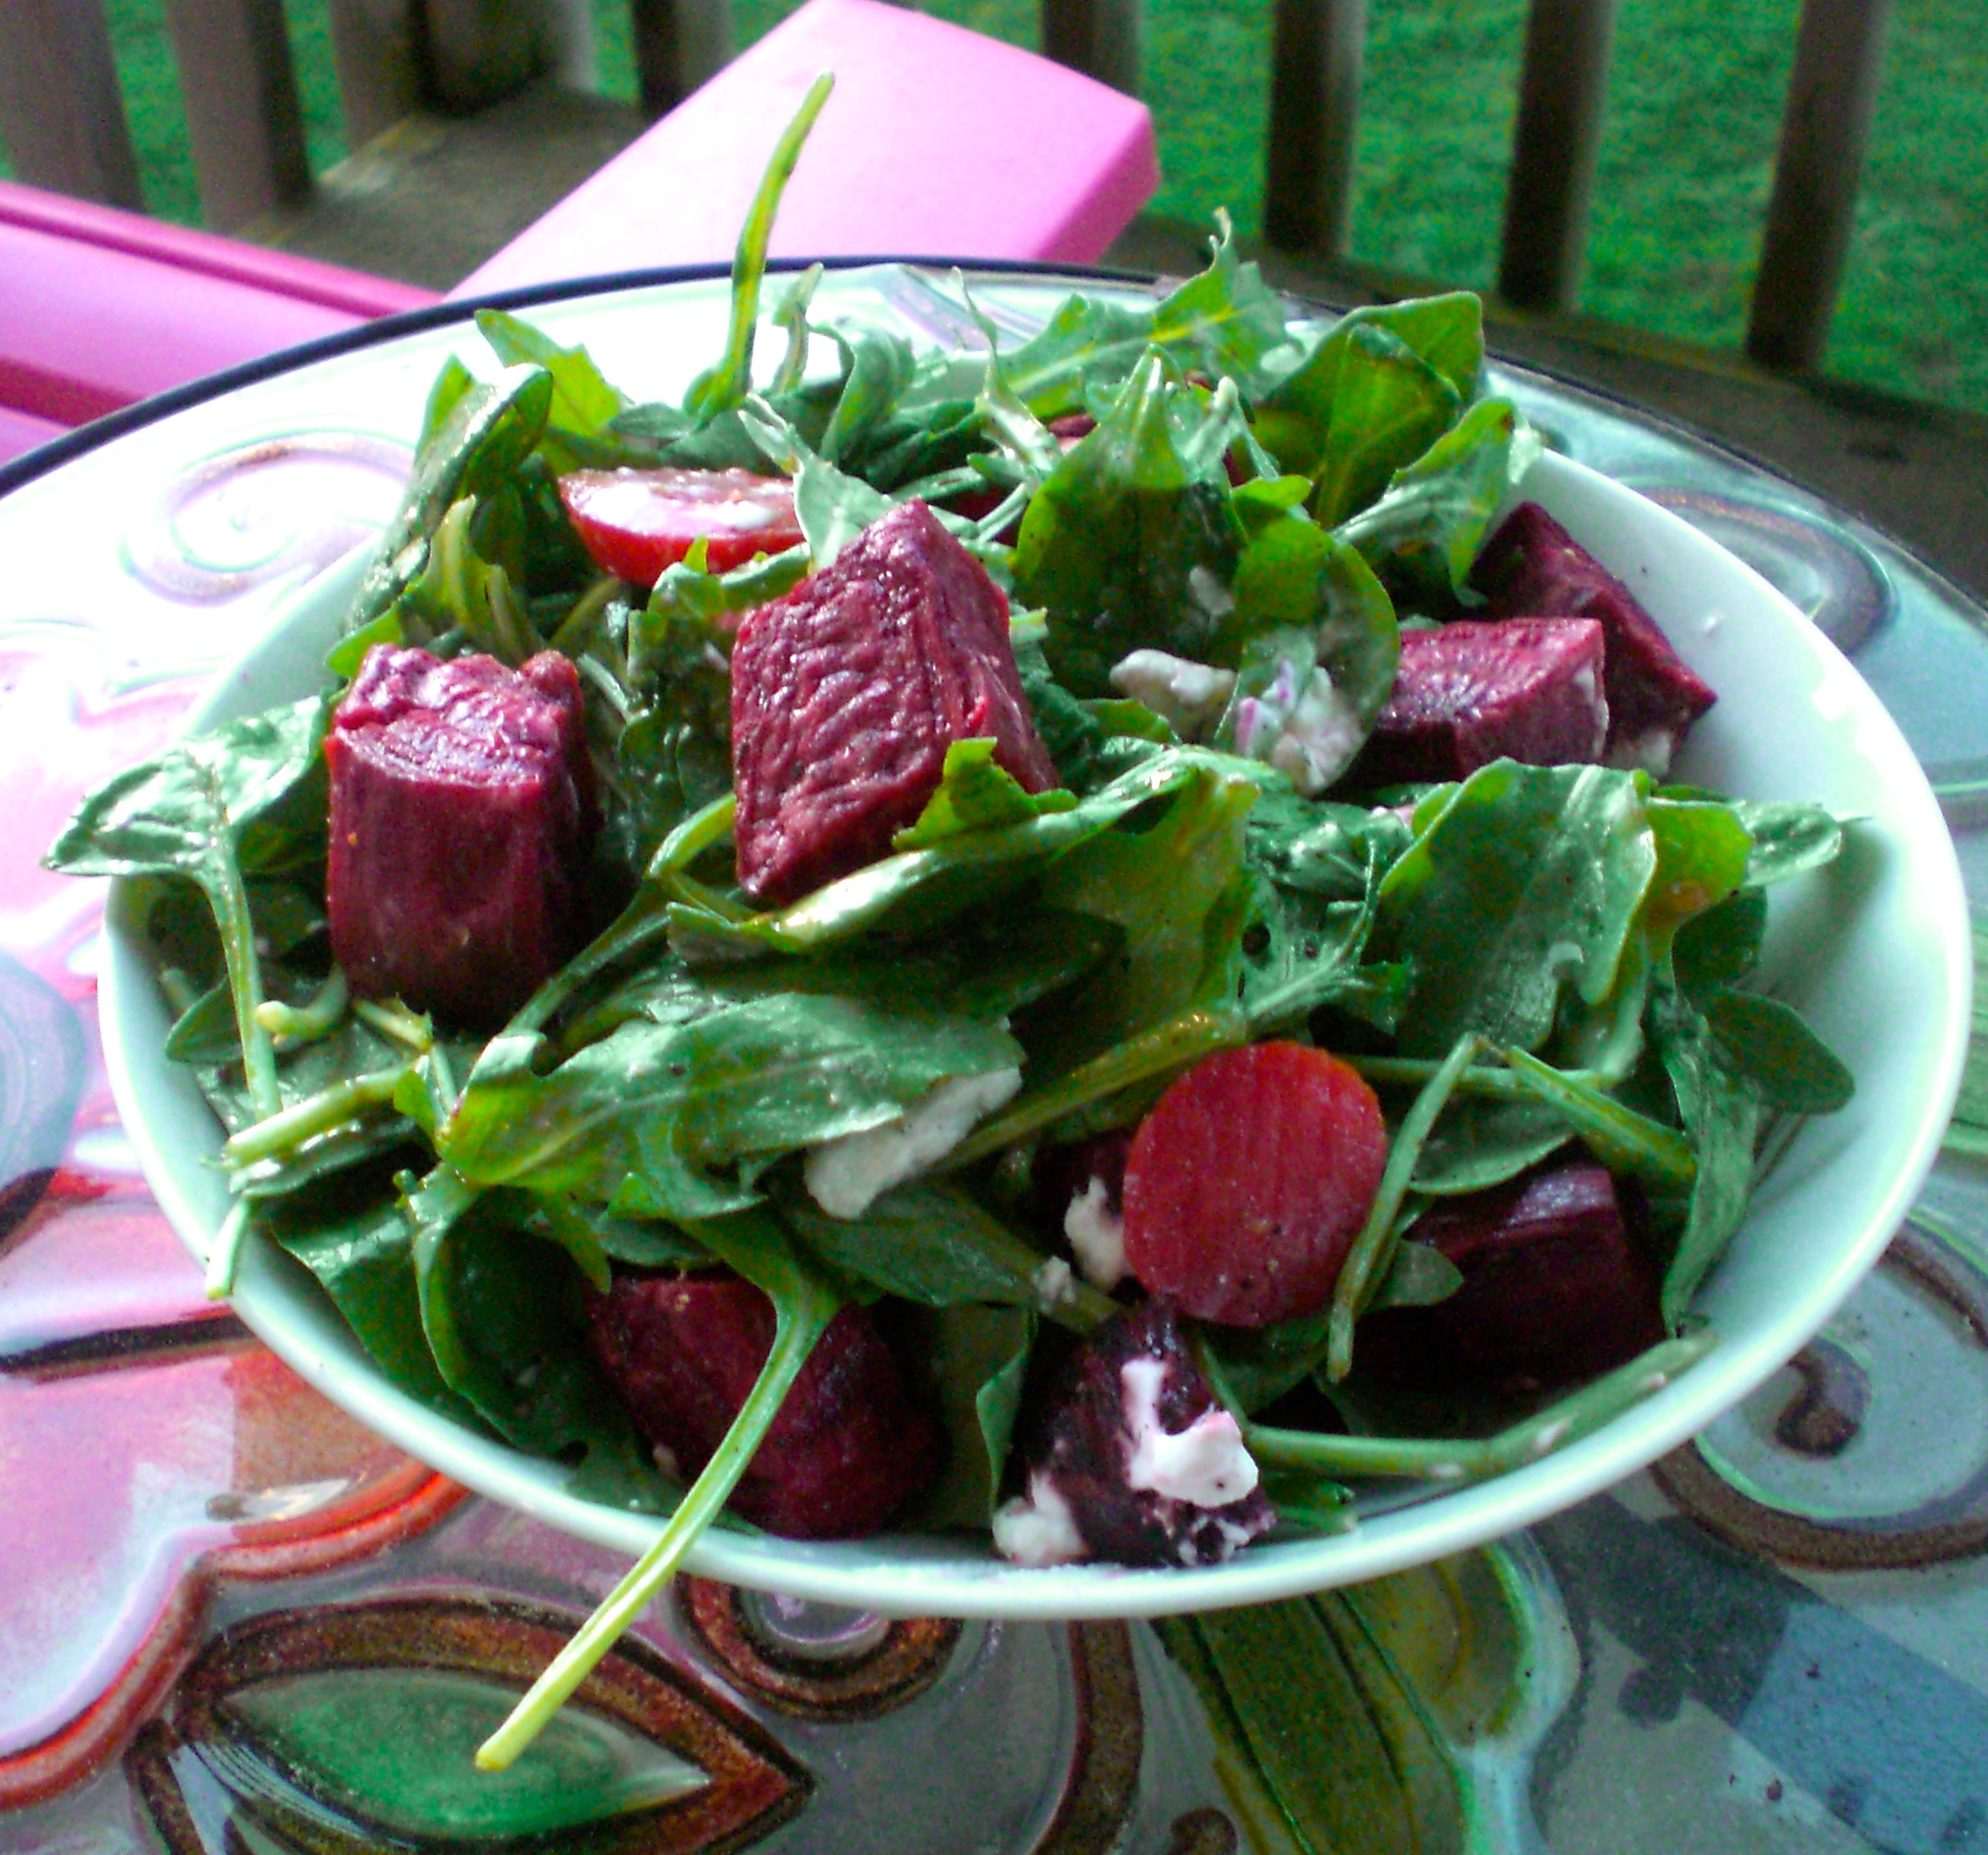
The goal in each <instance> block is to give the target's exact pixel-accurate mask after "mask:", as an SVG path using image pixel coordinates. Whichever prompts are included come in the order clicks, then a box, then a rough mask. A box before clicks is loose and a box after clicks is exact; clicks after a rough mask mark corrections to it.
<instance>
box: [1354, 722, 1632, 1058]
mask: <svg viewBox="0 0 1988 1855" xmlns="http://www.w3.org/2000/svg"><path fill="white" fill-rule="evenodd" d="M1645 784H1646V783H1645V782H1644V780H1643V778H1642V776H1640V775H1638V774H1631V773H1615V772H1610V771H1609V770H1608V769H1605V768H1602V767H1529V766H1522V765H1520V764H1518V763H1517V762H1516V761H1495V762H1493V764H1491V765H1490V766H1487V767H1482V768H1480V769H1478V771H1477V772H1475V773H1473V774H1472V776H1470V778H1469V779H1467V780H1466V781H1465V782H1464V783H1462V784H1461V785H1457V786H1446V787H1441V788H1438V789H1437V791H1436V792H1435V793H1433V794H1432V795H1431V796H1430V798H1427V799H1425V800H1424V801H1423V805H1421V806H1420V807H1418V808H1417V810H1416V812H1415V842H1414V844H1413V845H1412V846H1411V847H1410V848H1408V851H1407V852H1406V853H1405V854H1404V855H1402V856H1401V859H1400V860H1399V861H1398V862H1397V863H1395V864H1394V867H1393V868H1392V869H1391V870H1389V871H1388V872H1387V877H1385V878H1384V879H1383V881H1382V883H1381V885H1380V896H1379V923H1378V926H1377V928H1376V943H1377V948H1378V949H1379V950H1380V951H1381V952H1382V953H1383V955H1384V956H1388V957H1394V958H1399V959H1401V960H1405V961H1406V962H1407V963H1408V965H1409V967H1410V968H1411V970H1412V971H1413V975H1414V977H1413V981H1412V986H1411V990H1410V992H1409V997H1408V1005H1407V1007H1406V1009H1405V1011H1404V1012H1403V1014H1402V1018H1401V1053H1402V1054H1403V1055H1404V1056H1411V1057H1432V1056H1437V1055H1440V1054H1441V1053H1442V1052H1443V1051H1444V1050H1447V1049H1448V1048H1449V1047H1450V1046H1451V1044H1452V1043H1454V1042H1455V1041H1456V1039H1457V1038H1458V1037H1459V1036H1461V1035H1462V1034H1463V1033H1464V1032H1465V1031H1466V1030H1474V1031H1477V1032H1479V1033H1480V1034H1481V1035H1482V1036H1484V1037H1485V1038H1486V1039H1487V1041H1489V1042H1492V1043H1509V1044H1514V1045H1516V1046H1517V1047H1518V1048H1520V1049H1522V1050H1538V1048H1539V1047H1540V1046H1541V1045H1542V1044H1543V1043H1545V1040H1546V1038H1547V1037H1548V1036H1549V1035H1550V1034H1551V1033H1552V1029H1553V1027H1554V1022H1555V1020H1556V1016H1557V1014H1558V1012H1559V1004H1560V999H1561V995H1562V992H1563V989H1566V988H1568V987H1569V986H1571V989H1572V991H1573V992H1574V994H1575V995H1576V996H1577V997H1579V998H1580V999H1581V1000H1583V1001H1584V1002H1586V1003H1588V1004H1589V1005H1595V1004H1598V1003H1600V1002H1601V1000H1603V999H1605V998H1606V997H1607V996H1608V994H1609V992H1610V989H1611V987H1612V986H1613V985H1614V984H1615V981H1616V977H1617V971H1618V968H1619V967H1620V964H1621V962H1622V959H1623V955H1624V948H1625V947H1626V946H1627V944H1628V942H1629V938H1630V935H1631V930H1632V928H1634V927H1635V925H1636V922H1637V919H1638V916H1639V911H1640V910H1641V908H1642V906H1643V903H1644V899H1645V897H1646V894H1647V893H1648V891H1649V888H1650V884H1651V881H1652V878H1653V876H1654V875H1655V872H1656V868H1657V854H1656V847H1655V842H1654V839H1653V834H1652V831H1651V828H1650V823H1649V817H1648V811H1647V807H1646V805H1645V803H1644V791H1645Z"/></svg>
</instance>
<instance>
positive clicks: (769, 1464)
mask: <svg viewBox="0 0 1988 1855" xmlns="http://www.w3.org/2000/svg"><path fill="white" fill-rule="evenodd" d="M588 1317H589V1324H590V1332H591V1337H592V1339H593V1344H594V1357H595V1358H596V1359H598V1360H599V1361H600V1362H601V1368H602V1369H603V1370H605V1371H606V1373H607V1375H608V1376H609V1378H610V1379H611V1380H612V1381H613V1382H614V1384H615V1388H616V1389H617V1390H618V1391H619V1392H620V1393H621V1395H622V1397H623V1400H624V1401H625V1402H626V1404H628V1407H629V1409H630V1411H631V1412H632V1413H633V1414H634V1417H635V1422H636V1427H637V1429H639V1430H640V1431H641V1432H642V1433H643V1434H644V1435H645V1437H647V1438H648V1439H649V1440H650V1441H651V1442H652V1443H653V1444H655V1445H656V1446H657V1447H658V1449H659V1452H666V1453H667V1455H668V1457H669V1458H670V1461H671V1463H672V1464H673V1466H674V1469H675V1471H676V1472H677V1473H678V1474H680V1475H681V1476H683V1478H684V1479H685V1480H686V1481H688V1480H689V1479H690V1478H691V1477H693V1476H695V1475H696V1474H697V1473H698V1472H699V1471H700V1470H701V1469H702V1468H703V1466H704V1465H705V1463H706V1462H709V1461H710V1459H711V1456H712V1454H714V1453H715V1451H716V1450H717V1447H718V1445H719V1444H720V1443H721V1442H723V1441H724V1435H725V1432H726V1431H727V1430H729V1429H730V1428H731V1420H732V1418H735V1417H736V1416H737V1415H738V1411H739V1407H740V1406H741V1405H743V1404H745V1399H746V1397H747V1395H748V1394H749V1393H750V1392H751V1391H752V1389H753V1383H754V1382H755V1381H756V1380H757V1379H758V1377H759V1375H760V1368H761V1367H762V1366H764V1365H765V1364H766V1361H767V1353H769V1352H770V1351H771V1350H772V1348H773V1330H774V1310H773V1303H772V1302H770V1301H769V1300H767V1297H766V1296H765V1295H763V1294H761V1293H760V1290H759V1289H758V1288H754V1287H753V1285H752V1283H751V1282H749V1281H743V1280H742V1279H741V1278H739V1277H738V1276H737V1275H734V1274H730V1273H729V1272H726V1271H714V1272H706V1273H700V1274H695V1275H673V1274H625V1275H623V1274H617V1275H616V1278H615V1281H614V1285H613V1286H612V1287H611V1288H609V1291H608V1292H607V1293H606V1294H605V1295H601V1296H594V1297H592V1298H591V1302H590V1306H589V1310H588ZM939 1454H940V1436H939V1426H938V1425H937V1423H936V1422H935V1421H934V1420H933V1418H932V1417H931V1416H930V1415H929V1414H928V1413H927V1412H926V1411H924V1410H922V1409H920V1408H919V1407H918V1405H917V1404H913V1403H912V1402H911V1397H910V1394H909V1393H908V1391H907V1389H906V1388H905V1383H904V1375H903V1373H902V1372H901V1371H900V1370H899V1369H898V1366H897V1360H896V1358H895V1357H894V1356H893V1354H892V1353H891V1351H890V1347H889V1346H887V1345H885V1343H884V1340H883V1337H882V1334H881V1333H879V1332H878V1331H877V1327H876V1323H875V1320H873V1319H872V1318H871V1317H870V1315H869V1312H868V1310H867V1309H864V1308H862V1307H860V1306H855V1305H851V1306H849V1307H846V1308H844V1309H843V1310H842V1311H841V1312H840V1313H839V1314H838V1315H837V1316H836V1317H835V1318H834V1319H833V1320H832V1321H831V1322H830V1323H829V1325H828V1330H827V1332H825V1333H824V1334H823V1335H822V1337H821V1338H820V1339H818V1341H817V1342H816V1343H815V1350H814V1352H813V1353H812V1354H811V1355H810V1357H809V1360H808V1362H807V1364H806V1365H805V1366H803V1368H801V1375H800V1376H799V1377H798V1378H797V1379H796V1380H795V1382H794V1387H793V1389H791V1390H790V1391H789V1393H788V1394H787V1401H786V1402H785V1403H784V1404H782V1406H781V1408H780V1415H779V1416H778V1417H776V1418H774V1421H773V1427H772V1428H771V1429H770V1430H768V1431H767V1434H766V1437H765V1438H764V1440H762V1441H761V1442H760V1447H759V1450H758V1452H757V1453H756V1454H754V1455H753V1460H752V1462H751V1464H750V1465H749V1466H748V1467H747V1469H746V1470H745V1475H744V1476H743V1477H742V1478H741V1479H740V1481H739V1483H738V1487H737V1488H736V1489H735V1490H733V1491H732V1495H731V1501H730V1502H729V1504H728V1505H730V1507H731V1511H732V1512H734V1513H737V1514H738V1515H739V1516H740V1517H741V1518H743V1519H748V1520H750V1521H752V1522H753V1525H754V1526H756V1527H765V1528H766V1529H767V1532H769V1533H777V1534H782V1535H784V1536H785V1537H787V1538H789V1539H797V1540H838V1539H854V1538H856V1537H859V1536H860V1535H861V1534H869V1533H875V1532H876V1531H877V1530H878V1529H879V1528H880V1527H882V1526H883V1525H884V1523H885V1522H886V1521H887V1520H889V1519H890V1516H891V1515H892V1514H893V1513H895V1512H897V1510H898V1508H900V1507H902V1506H903V1505H904V1503H905V1502H906V1501H907V1500H909V1499H910V1498H911V1496H912V1495H914V1494H916V1493H917V1492H918V1490H920V1489H921V1488H923V1487H924V1486H925V1484H926V1482H928V1481H929V1480H930V1479H931V1477H932V1474H933V1470H934V1469H935V1468H936V1467H937V1466H938V1462H939Z"/></svg>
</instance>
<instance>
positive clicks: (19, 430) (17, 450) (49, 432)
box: [0, 406, 68, 464]
mask: <svg viewBox="0 0 1988 1855" xmlns="http://www.w3.org/2000/svg"><path fill="white" fill-rule="evenodd" d="M67 430H68V426H66V425H58V424H56V423H55V422H54V420H52V419H38V418H36V417H35V416H34V415H33V414H32V413H27V412H13V411H11V410H9V408H6V407H4V406H0V464H4V463H5V462H6V461H7V459H8V458H18V457H19V456H20V454H21V453H22V452H23V451H32V450H33V449H34V447H35V446H36V445H37V444H47V442H48V440H49V439H50V438H59V437H61V435H62V434H63V433H64V432H65V431H67Z"/></svg>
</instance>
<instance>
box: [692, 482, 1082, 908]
mask: <svg viewBox="0 0 1988 1855" xmlns="http://www.w3.org/2000/svg"><path fill="white" fill-rule="evenodd" d="M976 739H990V740H993V741H994V743H995V758H996V759H997V760H998V761H999V763H1000V764H1001V766H1002V767H1004V768H1005V769H1006V770H1007V771H1008V772H1009V773H1011V774H1012V775H1013V776H1014V777H1015V778H1016V779H1017V780H1019V782H1020V783H1021V784H1022V785H1023V786H1024V787H1026V789H1027V790H1029V791H1031V792H1042V791H1047V790H1049V789H1050V788H1051V787H1052V786H1054V785H1055V784H1056V783H1057V779H1056V769H1055V762H1054V761H1051V760H1050V758H1049V754H1048V749H1047V748H1045V747H1043V745H1042V742H1041V739H1040V737H1039V736H1038V735H1037V734H1036V732H1035V723H1034V718H1032V717H1031V715H1030V713H1029V711H1028V704H1027V702H1026V699H1025V698H1024V697H1023V695H1022V692H1021V679H1020V677H1019V675H1017V673H1016V670H1015V659H1014V651H1013V648H1012V646H1011V645H1010V644H1009V641H1008V602H1007V600H1006V598H1005V596H1004V595H1002V593H1001V592H1000V590H999V588H997V587H996V586H995V584H994V582H993V581H991V580H990V579H989V578H988V577H987V574H986V573H985V571H984V570H983V568H982V567H981V565H980V563H979V562H978V561H977V560H976V559H974V558H973V556H972V555H971V554H969V553H968V552H967V551H966V550H965V549H964V548H963V547H962V546H961V545H960V544H959V543H958V542H957V541H955V540H954V538H952V536H951V535H949V534H948V533H947V531H945V529H944V528H942V527H941V526H940V523H939V520H938V518H937V517H936V516H934V515H933V513H932V511H931V510H930V509H927V508H926V506H925V504H924V503H922V502H906V503H904V504H902V505H901V506H900V507H898V508H897V509H892V510H891V511H890V514H888V515H886V516H882V518H881V519H880V520H878V521H876V522H875V523H871V525H870V526H869V527H868V529H866V530H865V531H863V533H862V534H861V535H860V536H858V537H857V538H856V539H855V540H854V541H853V542H852V543H850V545H848V546H847V547H846V548H845V549H844V550H843V551H842V552H841V553H840V554H839V556H838V557H837V559H836V560H835V562H834V564H833V565H832V566H830V567H825V568H823V570H822V571H821V572H820V573H818V574H813V575H811V576H810V578H809V579H807V580H804V581H802V583H801V584H800V585H799V586H797V587H796V588H794V590H793V591H792V592H791V593H789V594H788V595H787V596H786V597H785V598H783V599H776V600H774V602H773V603H771V604H768V605H763V606H760V608H759V609H758V610H755V611H753V612H750V613H748V614H747V615H746V617H745V621H744V623H743V624H740V626H739V628H738V641H737V643H736V644H735V646H733V649H732V654H731V757H732V786H733V790H734V791H735V792H736V793H737V795H738V819H737V824H736V827H735V828H736V837H737V842H738V880H739V883H740V884H741V885H742V886H743V887H744V889H745V892H746V893H747V894H748V895H750V896H751V897H752V898H753V899H754V900H755V901H757V902H760V903H762V904H765V905H767V906H778V905H779V904H781V903H783V902H788V901H791V900H792V899H794V898H795V897H796V896H798V895H803V894H805V893H806V892H807V891H809V890H810V889H814V888H817V887H818V886H819V885H820V884H823V883H825V882H829V881H832V879H833V878H835V877H839V876H846V875H847V874H848V873H849V872H850V871H851V870H857V869H861V867H862V865H863V864H865V863H871V862H874V861H875V859H876V858H878V857H880V856H882V855H885V854H886V853H887V852H888V851H889V849H890V839H891V835H892V834H893V833H894V832H897V831H898V830H901V829H902V828H903V827H904V826H906V825H909V824H911V822H913V820H915V819H917V817H918V813H919V812H921V811H922V810H923V809H924V807H925V804H926V800H927V799H928V798H931V797H932V795H933V792H934V791H936V790H938V786H939V781H940V774H941V772H942V771H943V769H944V766H945V761H946V749H947V747H949V746H950V745H951V744H952V743H953V742H954V741H955V740H976Z"/></svg>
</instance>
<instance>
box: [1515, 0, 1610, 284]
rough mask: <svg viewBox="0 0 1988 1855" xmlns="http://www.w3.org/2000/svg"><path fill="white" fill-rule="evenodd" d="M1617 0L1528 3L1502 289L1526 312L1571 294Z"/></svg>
mask: <svg viewBox="0 0 1988 1855" xmlns="http://www.w3.org/2000/svg"><path fill="white" fill-rule="evenodd" d="M1614 38H1615V0H1532V7H1531V11H1530V12H1529V13H1528V15H1527V16H1526V22H1525V63H1524V69H1523V72H1522V74H1521V76H1520V79H1519V99H1518V126H1517V129H1516V132H1515V134H1514V135H1513V137H1512V178H1511V185H1510V187H1509V189H1508V190H1507V191H1506V194H1505V236H1504V246H1503V250H1502V255H1501V256H1500V259H1499V264H1498V293H1499V294H1500V295H1501V296H1502V297H1503V298H1504V299H1505V300H1506V301H1507V302H1509V303H1516V304H1517V305H1519V306H1520V307H1522V308H1527V309H1565V308H1567V307H1568V306H1569V305H1570V304H1571V303H1572V302H1573V301H1574V288H1575V285H1577V284H1578V283H1579V281H1580V278H1581V257H1582V255H1583V253H1584V252H1585V250H1586V249H1587V244H1588V202H1589V200H1590V198H1592V196H1593V193H1594V190H1595V156H1596V155H1597V154H1598V152H1599V151H1600V148H1601V144H1602V101H1603V96H1604V94H1605V93H1606V91H1607V89H1608V75H1609V50H1610V45H1611V44H1612V43H1613V41H1614Z"/></svg>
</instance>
